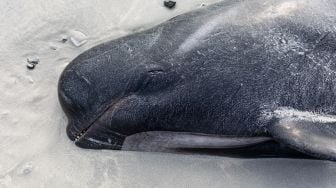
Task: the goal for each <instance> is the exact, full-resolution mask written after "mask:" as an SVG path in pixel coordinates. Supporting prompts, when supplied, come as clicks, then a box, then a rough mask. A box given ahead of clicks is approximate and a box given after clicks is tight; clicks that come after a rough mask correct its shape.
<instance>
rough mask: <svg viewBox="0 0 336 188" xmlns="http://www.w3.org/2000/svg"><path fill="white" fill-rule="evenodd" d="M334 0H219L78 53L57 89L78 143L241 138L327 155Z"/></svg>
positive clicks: (137, 146)
mask: <svg viewBox="0 0 336 188" xmlns="http://www.w3.org/2000/svg"><path fill="white" fill-rule="evenodd" d="M335 10H336V2H335V1H332V0H327V1H323V2H322V1H321V2H320V1H317V0H276V1H275V0H240V1H230V0H229V1H223V2H220V3H216V4H213V5H209V6H207V7H204V8H200V9H198V10H195V11H192V12H189V13H185V14H182V15H179V16H177V17H175V18H172V19H170V20H168V21H166V22H164V23H162V24H159V25H157V26H155V27H153V28H151V29H148V30H145V31H142V32H138V33H134V34H131V35H128V36H125V37H122V38H119V39H115V40H112V41H109V42H106V43H103V44H100V45H98V46H96V47H93V48H91V49H89V50H87V51H86V52H84V53H82V54H80V55H79V56H78V57H76V58H75V59H74V60H73V61H72V62H71V63H70V64H69V65H68V66H67V67H66V68H65V70H64V71H63V73H62V75H61V77H60V80H59V85H58V94H59V100H60V103H61V105H62V108H63V110H64V112H65V114H66V115H67V117H68V120H69V123H68V126H67V134H68V136H69V138H70V139H71V140H73V141H74V142H75V144H76V145H78V146H79V147H83V148H92V149H116V150H120V149H123V150H147V151H152V150H156V149H158V150H160V148H173V149H174V148H212V149H216V148H241V147H246V146H251V145H255V144H261V143H264V142H268V141H276V142H277V143H280V144H282V145H285V146H288V147H289V148H291V149H294V150H296V151H299V152H302V153H305V154H307V155H310V156H314V157H317V158H321V159H331V160H335V159H336V72H335V70H336V11H335Z"/></svg>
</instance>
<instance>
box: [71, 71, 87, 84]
mask: <svg viewBox="0 0 336 188" xmlns="http://www.w3.org/2000/svg"><path fill="white" fill-rule="evenodd" d="M73 71H74V72H75V73H76V74H77V76H78V77H79V78H81V79H83V80H84V81H85V82H86V83H87V84H88V85H91V82H90V81H89V80H88V79H87V78H86V77H85V76H83V75H81V74H80V73H79V72H78V71H76V70H73Z"/></svg>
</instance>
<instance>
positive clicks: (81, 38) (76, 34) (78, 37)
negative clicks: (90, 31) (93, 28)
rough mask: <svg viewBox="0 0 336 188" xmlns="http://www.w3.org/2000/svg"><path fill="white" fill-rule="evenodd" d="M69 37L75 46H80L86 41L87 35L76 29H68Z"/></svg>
mask: <svg viewBox="0 0 336 188" xmlns="http://www.w3.org/2000/svg"><path fill="white" fill-rule="evenodd" d="M69 38H70V41H71V43H72V44H73V45H74V46H76V47H80V46H82V45H84V44H85V43H86V42H87V36H86V35H85V34H84V33H82V32H80V31H76V30H73V31H70V37H69ZM65 42H66V41H65Z"/></svg>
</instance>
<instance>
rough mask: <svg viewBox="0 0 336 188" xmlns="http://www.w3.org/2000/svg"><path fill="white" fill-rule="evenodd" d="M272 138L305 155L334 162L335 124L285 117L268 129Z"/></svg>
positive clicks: (318, 120)
mask: <svg viewBox="0 0 336 188" xmlns="http://www.w3.org/2000/svg"><path fill="white" fill-rule="evenodd" d="M269 131H270V133H271V134H272V136H273V138H274V139H275V140H276V141H278V142H280V143H283V144H286V145H288V146H289V147H291V148H293V149H295V150H298V151H300V152H303V153H305V154H308V155H311V156H315V157H318V158H324V159H329V160H336V142H335V140H336V122H331V121H323V117H322V118H321V119H305V118H299V117H285V118H279V119H277V120H276V121H275V122H274V123H273V124H272V125H271V126H270V128H269Z"/></svg>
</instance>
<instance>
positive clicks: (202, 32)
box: [177, 16, 221, 54]
mask: <svg viewBox="0 0 336 188" xmlns="http://www.w3.org/2000/svg"><path fill="white" fill-rule="evenodd" d="M220 18H221V16H218V17H216V18H213V19H211V20H210V21H209V22H207V23H206V24H204V25H202V26H201V27H200V28H199V29H198V30H196V32H195V33H193V34H191V35H190V36H189V37H188V38H187V39H186V40H185V41H184V42H183V43H182V44H181V45H180V46H179V48H178V50H177V53H178V54H182V53H185V52H188V51H190V50H192V49H193V48H195V47H197V46H198V45H199V44H200V40H202V39H204V38H206V37H207V36H208V35H209V34H210V33H211V32H212V31H213V30H214V29H215V28H216V26H217V25H218V23H220Z"/></svg>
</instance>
